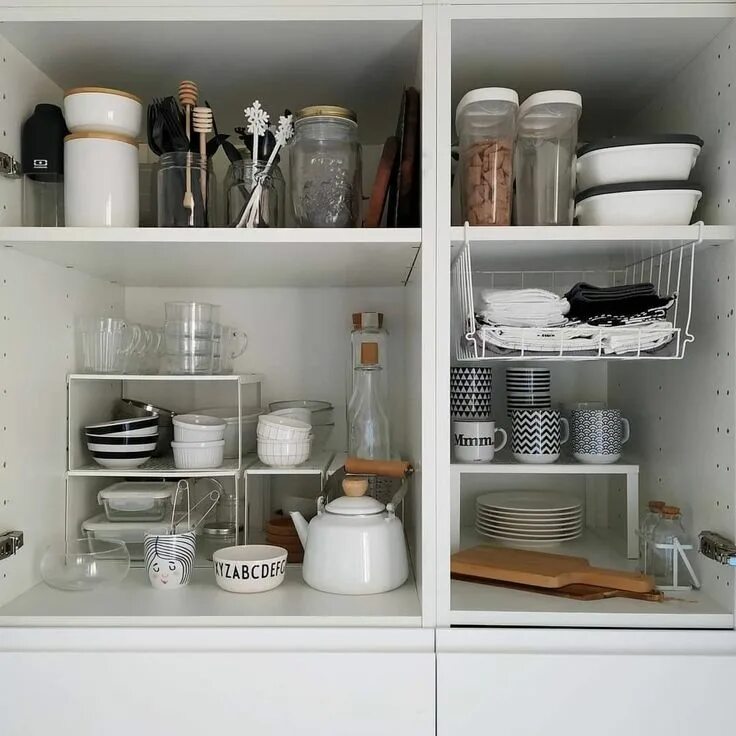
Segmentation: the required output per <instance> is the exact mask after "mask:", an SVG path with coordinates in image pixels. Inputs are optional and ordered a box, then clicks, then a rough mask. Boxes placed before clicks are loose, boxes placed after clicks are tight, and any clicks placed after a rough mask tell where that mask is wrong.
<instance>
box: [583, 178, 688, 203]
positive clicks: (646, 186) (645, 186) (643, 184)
mask: <svg viewBox="0 0 736 736" xmlns="http://www.w3.org/2000/svg"><path fill="white" fill-rule="evenodd" d="M662 189H670V190H671V189H679V190H681V191H691V192H700V193H701V194H702V193H703V187H701V186H700V184H694V183H693V182H689V181H637V182H633V183H629V184H602V185H601V186H598V187H591V188H590V189H586V190H585V191H582V192H580V193H579V194H578V195H576V197H575V203H576V204H577V203H578V202H582V201H583V200H584V199H589V198H590V197H597V196H599V195H601V194H624V193H626V192H656V191H661V190H662Z"/></svg>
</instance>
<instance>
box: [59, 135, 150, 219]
mask: <svg viewBox="0 0 736 736" xmlns="http://www.w3.org/2000/svg"><path fill="white" fill-rule="evenodd" d="M64 211H65V217H66V225H67V226H69V227H138V145H137V143H136V142H135V141H134V140H133V139H132V138H126V137H124V136H121V135H118V134H116V133H101V132H92V131H84V132H78V133H72V134H71V135H68V136H66V138H64Z"/></svg>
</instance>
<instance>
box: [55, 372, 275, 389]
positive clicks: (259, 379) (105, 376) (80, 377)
mask: <svg viewBox="0 0 736 736" xmlns="http://www.w3.org/2000/svg"><path fill="white" fill-rule="evenodd" d="M264 378H265V376H264V375H263V374H262V373H240V374H238V373H228V374H224V373H223V374H220V375H174V374H168V373H145V374H132V373H130V374H128V373H72V374H70V375H69V376H68V380H69V381H203V382H206V381H231V382H238V383H240V385H241V386H248V385H252V384H257V383H263V380H264Z"/></svg>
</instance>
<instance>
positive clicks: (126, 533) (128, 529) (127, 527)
mask: <svg viewBox="0 0 736 736" xmlns="http://www.w3.org/2000/svg"><path fill="white" fill-rule="evenodd" d="M177 513H178V511H177ZM200 518H201V515H200V516H198V517H197V518H196V519H195V516H194V514H192V526H194V525H195V524H196V523H197V521H198V520H199V519H200ZM167 523H168V520H167ZM153 526H156V525H155V524H151V522H149V521H108V520H107V518H106V517H105V514H98V515H97V516H93V517H92V518H91V519H87V521H84V522H82V532H83V533H84V534H85V536H87V537H90V538H92V539H106V540H110V539H119V540H121V541H123V542H125V546H126V547H127V548H128V552H129V553H130V559H131V560H136V561H140V560H142V559H143V537H144V535H145V534H146V532H148V531H150V530H151V528H152V527H153ZM158 526H159V527H160V526H161V525H160V524H159V525H158ZM176 531H177V532H185V531H189V525H188V524H187V519H186V515H185V516H184V518H183V519H182V520H181V521H180V522H179V523H178V524H177V525H176Z"/></svg>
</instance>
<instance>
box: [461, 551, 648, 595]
mask: <svg viewBox="0 0 736 736" xmlns="http://www.w3.org/2000/svg"><path fill="white" fill-rule="evenodd" d="M450 570H451V572H452V573H453V574H456V575H468V576H472V577H475V578H483V579H485V580H500V581H503V582H507V583H516V584H518V585H529V586H533V587H535V588H564V587H565V586H567V585H576V584H580V585H595V586H598V587H600V588H615V589H617V590H628V591H631V592H632V593H649V592H651V591H652V590H654V580H653V579H652V578H651V577H649V576H648V575H643V574H642V573H639V572H629V571H627V570H607V569H605V568H602V567H592V566H591V565H590V563H589V562H588V560H586V559H585V558H584V557H570V556H568V555H555V554H549V553H546V552H534V551H531V550H525V549H510V548H504V547H491V546H490V545H480V546H479V547H472V548H471V549H466V550H463V551H462V552H458V553H457V554H454V555H453V556H452V559H451V561H450Z"/></svg>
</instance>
